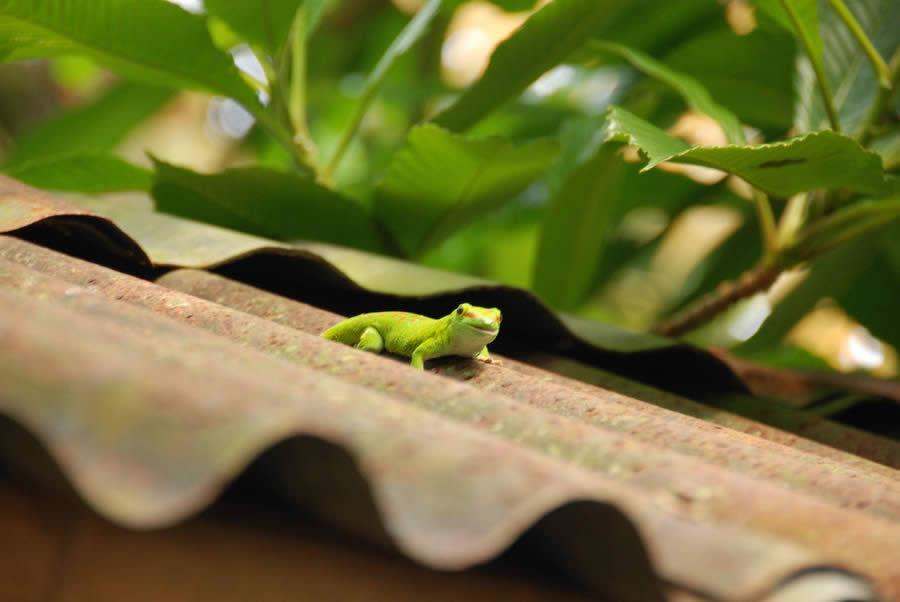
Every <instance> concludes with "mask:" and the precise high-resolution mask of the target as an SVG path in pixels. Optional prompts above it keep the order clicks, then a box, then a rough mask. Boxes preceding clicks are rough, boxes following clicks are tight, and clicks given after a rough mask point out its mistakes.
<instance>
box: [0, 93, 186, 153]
mask: <svg viewBox="0 0 900 602" xmlns="http://www.w3.org/2000/svg"><path fill="white" fill-rule="evenodd" d="M171 97H172V91H171V90H169V89H167V88H157V87H150V86H142V85H140V84H134V83H131V82H123V83H121V84H119V85H117V86H115V87H113V88H112V89H111V90H109V91H108V92H106V93H104V94H103V95H102V96H100V97H99V98H98V99H97V100H95V101H93V102H91V103H89V104H87V105H84V106H81V107H77V108H74V109H71V110H69V111H65V112H63V113H60V114H59V115H57V116H55V117H53V118H51V119H49V120H48V121H46V122H44V123H42V124H40V125H39V126H37V127H35V128H33V129H31V130H28V131H27V132H26V133H25V135H24V136H22V137H21V138H19V139H17V140H16V144H15V146H14V147H13V149H12V152H10V154H9V155H8V156H7V157H6V161H5V162H4V166H6V167H10V166H13V165H17V164H19V163H23V162H25V161H32V160H34V159H38V158H44V157H55V156H59V155H63V154H75V153H100V152H107V151H111V150H113V149H114V148H115V147H116V145H118V144H119V143H120V142H121V141H122V140H123V139H124V138H125V136H127V135H128V133H129V132H130V131H131V130H132V129H133V128H134V127H135V126H136V125H138V124H139V123H140V122H142V121H143V120H144V119H146V118H147V117H149V116H150V115H152V114H153V113H155V112H156V111H157V110H159V108H160V107H161V106H162V105H163V104H164V103H165V102H166V101H168V100H169V99H170V98H171Z"/></svg>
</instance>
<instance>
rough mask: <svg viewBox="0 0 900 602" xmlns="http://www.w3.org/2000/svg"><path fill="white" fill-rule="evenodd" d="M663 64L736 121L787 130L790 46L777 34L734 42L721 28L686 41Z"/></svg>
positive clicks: (791, 70)
mask: <svg viewBox="0 0 900 602" xmlns="http://www.w3.org/2000/svg"><path fill="white" fill-rule="evenodd" d="M663 60H664V62H665V63H666V65H668V66H669V67H671V68H672V69H675V70H677V71H680V72H682V73H684V74H686V75H690V76H692V77H694V78H696V79H697V80H698V81H699V82H700V83H701V84H702V85H703V87H704V88H706V90H708V91H709V93H710V95H711V96H712V97H713V98H715V99H716V100H717V101H718V102H720V103H721V104H722V105H724V106H726V107H728V108H729V109H730V110H732V111H734V113H735V114H736V115H737V117H738V118H740V120H741V121H743V122H745V123H749V124H751V125H754V126H756V127H760V128H777V129H779V130H782V131H783V130H787V129H788V128H790V127H791V123H792V120H793V102H794V90H793V83H792V77H793V73H794V40H793V38H791V37H790V36H789V35H787V34H785V33H783V32H782V31H781V30H766V29H763V28H756V29H755V30H753V32H752V33H750V34H748V35H743V36H737V35H734V32H733V31H731V30H730V29H728V28H726V27H722V28H719V29H716V30H713V31H710V32H708V33H705V34H701V35H699V36H693V37H691V38H689V39H688V40H686V41H685V42H684V43H683V44H682V45H680V46H678V47H677V48H675V50H673V51H671V52H670V53H668V54H667V55H665V58H664V59H663Z"/></svg>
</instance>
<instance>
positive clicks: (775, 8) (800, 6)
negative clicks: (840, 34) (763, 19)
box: [753, 0, 823, 61]
mask: <svg viewBox="0 0 900 602" xmlns="http://www.w3.org/2000/svg"><path fill="white" fill-rule="evenodd" d="M753 2H754V4H756V6H757V7H759V8H760V9H762V10H763V11H765V12H766V14H768V15H769V16H770V17H772V19H774V21H775V22H776V23H778V24H779V25H780V26H782V27H783V28H785V29H786V30H788V31H789V32H791V33H792V34H794V35H795V36H797V37H798V38H803V39H805V40H806V42H805V46H806V47H808V48H809V49H810V50H811V51H812V55H813V56H812V58H813V60H817V61H821V60H822V52H823V50H822V38H821V37H819V17H818V8H817V0H753ZM784 3H787V4H788V5H789V6H790V8H791V11H792V12H793V13H794V17H796V19H797V23H794V19H793V18H792V17H791V15H790V14H788V12H787V10H785V7H784ZM798 24H799V30H798V29H797V25H798Z"/></svg>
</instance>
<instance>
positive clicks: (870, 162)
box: [607, 107, 894, 197]
mask: <svg viewBox="0 0 900 602" xmlns="http://www.w3.org/2000/svg"><path fill="white" fill-rule="evenodd" d="M608 120H609V121H608V127H607V133H608V135H609V138H610V139H613V140H620V141H623V142H628V143H631V144H635V145H637V146H638V147H639V148H640V149H641V151H642V152H643V153H645V155H646V156H647V157H649V162H648V163H647V165H646V166H645V167H644V169H645V170H647V169H651V168H653V167H654V166H656V165H658V164H659V163H661V162H663V161H675V162H678V163H691V164H695V165H702V166H704V167H714V168H716V169H721V170H724V171H727V172H730V173H733V174H735V175H738V176H740V177H742V178H744V179H745V180H747V181H748V182H750V183H751V184H753V185H754V186H757V187H758V188H761V189H762V190H765V191H767V192H770V193H772V194H775V195H779V196H785V197H787V196H790V195H792V194H795V193H797V192H804V191H807V190H813V189H818V188H837V187H844V188H848V189H851V190H855V191H860V192H868V193H872V194H880V193H889V192H890V191H891V190H892V189H893V186H894V184H893V183H892V182H891V181H889V180H888V179H887V178H885V176H884V172H883V170H882V168H881V158H880V157H879V156H878V155H877V154H876V153H873V152H871V151H868V150H866V149H864V148H863V147H861V146H860V145H859V143H858V142H856V141H855V140H853V139H852V138H849V137H847V136H844V135H841V134H838V133H835V132H832V131H830V130H826V131H822V132H816V133H812V134H807V135H805V136H801V137H799V138H792V139H790V140H786V141H784V142H776V143H772V144H758V145H752V146H737V145H731V146H721V147H710V146H694V147H691V146H690V145H688V144H687V143H685V142H683V141H681V140H679V139H677V138H673V137H672V136H670V135H668V134H667V133H666V132H664V131H663V130H661V129H659V128H657V127H656V126H655V125H653V124H651V123H648V122H646V121H644V120H643V119H641V118H639V117H637V116H636V115H633V114H632V113H629V112H628V111H626V110H624V109H622V108H621V107H611V108H610V111H609V113H608Z"/></svg>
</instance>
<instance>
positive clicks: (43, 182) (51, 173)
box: [4, 154, 153, 194]
mask: <svg viewBox="0 0 900 602" xmlns="http://www.w3.org/2000/svg"><path fill="white" fill-rule="evenodd" d="M4 171H5V172H6V175H8V176H10V177H13V178H16V179H17V180H21V181H23V182H25V183H26V184H31V185H32V186H35V187H37V188H45V189H49V190H64V191H66V192H84V193H94V194H96V193H102V192H116V191H121V190H149V189H150V183H151V181H152V177H153V174H152V173H151V172H150V171H148V170H146V169H143V168H141V167H138V166H136V165H132V164H131V163H128V162H127V161H124V160H122V159H120V158H118V157H114V156H112V155H106V154H71V155H62V156H56V157H43V158H39V159H34V160H32V161H25V162H22V163H18V164H16V165H15V166H12V167H9V168H6V169H4Z"/></svg>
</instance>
